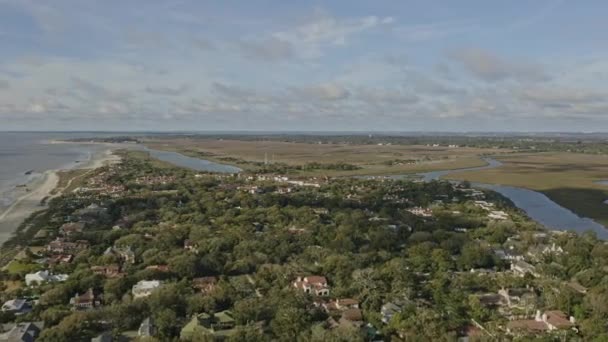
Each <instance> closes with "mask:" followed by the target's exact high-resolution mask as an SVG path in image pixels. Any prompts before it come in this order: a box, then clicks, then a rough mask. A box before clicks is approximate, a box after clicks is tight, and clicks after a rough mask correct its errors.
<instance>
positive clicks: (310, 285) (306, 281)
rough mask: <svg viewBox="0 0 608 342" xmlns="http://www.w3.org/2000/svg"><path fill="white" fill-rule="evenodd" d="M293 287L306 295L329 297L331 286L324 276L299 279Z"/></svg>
mask: <svg viewBox="0 0 608 342" xmlns="http://www.w3.org/2000/svg"><path fill="white" fill-rule="evenodd" d="M293 286H294V287H295V288H297V289H300V290H302V291H304V292H305V293H309V294H313V295H315V296H329V285H328V284H327V279H326V278H325V277H322V276H306V277H298V278H297V279H296V281H294V282H293Z"/></svg>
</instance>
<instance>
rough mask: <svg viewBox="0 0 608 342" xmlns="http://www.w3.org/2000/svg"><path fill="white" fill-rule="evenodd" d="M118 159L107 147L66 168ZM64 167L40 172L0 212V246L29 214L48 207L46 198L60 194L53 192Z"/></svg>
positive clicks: (96, 166)
mask: <svg viewBox="0 0 608 342" xmlns="http://www.w3.org/2000/svg"><path fill="white" fill-rule="evenodd" d="M117 159H119V158H118V157H117V156H116V155H114V154H113V150H112V149H107V150H104V151H101V152H98V153H95V154H94V155H93V156H91V159H89V160H88V161H86V162H83V163H81V164H77V165H74V167H72V168H68V169H91V170H94V169H97V168H99V167H102V166H104V165H105V164H107V163H110V162H113V161H116V160H117ZM61 170H66V169H53V170H47V171H45V172H44V173H43V174H42V177H40V178H37V179H35V180H33V181H31V182H30V183H28V184H27V188H28V189H30V191H28V192H27V193H25V194H23V195H21V196H20V197H19V198H17V199H16V200H15V201H14V202H13V203H12V204H11V205H10V206H8V207H7V208H6V209H5V210H4V211H2V212H0V246H1V245H3V244H4V243H5V242H6V241H7V240H9V239H10V238H11V237H12V236H13V234H14V233H15V231H16V230H17V228H19V226H20V225H21V224H22V223H23V221H25V219H27V218H28V217H29V216H30V215H32V214H34V213H35V212H37V211H40V210H44V209H46V208H47V207H48V204H47V203H48V199H51V198H53V197H57V196H60V195H61V194H62V192H58V193H55V194H53V190H55V189H56V188H57V186H58V184H59V175H58V172H59V171H61ZM45 198H46V199H47V201H45V203H44V204H41V202H42V200H43V199H45Z"/></svg>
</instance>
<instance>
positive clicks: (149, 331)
mask: <svg viewBox="0 0 608 342" xmlns="http://www.w3.org/2000/svg"><path fill="white" fill-rule="evenodd" d="M154 335H156V325H155V324H154V319H153V318H152V317H148V318H146V319H144V320H143V321H142V322H141V324H140V325H139V329H138V330H137V336H141V337H146V336H154Z"/></svg>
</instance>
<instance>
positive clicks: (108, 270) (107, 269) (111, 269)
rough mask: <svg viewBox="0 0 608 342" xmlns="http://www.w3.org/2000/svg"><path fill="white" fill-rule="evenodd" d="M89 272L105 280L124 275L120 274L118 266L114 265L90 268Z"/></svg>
mask: <svg viewBox="0 0 608 342" xmlns="http://www.w3.org/2000/svg"><path fill="white" fill-rule="evenodd" d="M91 271H93V273H95V274H99V275H102V276H104V277H106V278H120V277H123V276H124V275H125V274H124V273H123V272H121V267H120V265H116V264H114V265H106V266H91Z"/></svg>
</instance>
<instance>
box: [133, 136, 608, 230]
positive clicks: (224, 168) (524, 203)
mask: <svg viewBox="0 0 608 342" xmlns="http://www.w3.org/2000/svg"><path fill="white" fill-rule="evenodd" d="M142 149H143V150H144V151H147V152H149V153H150V155H151V156H152V157H154V158H157V159H160V160H162V161H166V162H169V163H171V164H174V165H177V166H181V167H186V168H190V169H193V170H197V171H207V172H220V173H238V172H241V171H242V170H241V169H239V168H238V167H234V166H231V165H226V164H220V163H215V162H212V161H209V160H205V159H199V158H193V157H188V156H185V155H183V154H181V153H177V152H168V151H161V150H155V149H150V148H147V147H142ZM484 160H485V161H486V163H487V165H485V166H480V167H473V168H465V169H455V170H443V171H433V172H426V173H421V174H419V176H421V177H422V179H423V180H424V181H427V182H429V181H433V180H438V179H440V178H442V177H445V176H447V175H450V174H455V173H460V172H467V171H478V170H486V169H492V168H496V167H500V166H501V165H502V163H501V162H499V161H498V160H495V159H491V158H485V159H484ZM410 176H411V175H405V176H395V177H394V178H405V177H410ZM473 186H475V187H479V188H484V189H488V190H492V191H496V192H498V193H500V194H501V195H503V196H505V197H506V198H508V199H510V200H511V201H512V202H513V204H515V206H517V207H518V208H520V209H522V210H523V211H524V212H525V213H526V214H527V215H528V216H529V217H530V218H531V219H533V220H535V221H536V222H538V223H540V224H542V225H543V226H545V227H547V228H548V229H553V230H561V231H574V232H577V233H584V232H586V231H593V232H595V233H596V234H597V237H598V238H600V239H603V240H608V229H607V228H606V227H604V226H603V225H601V224H599V223H597V222H595V221H593V220H592V219H589V218H584V217H580V216H578V215H576V214H575V213H573V212H572V211H570V210H568V209H566V208H564V207H562V206H560V205H559V204H557V203H555V202H553V201H552V200H551V199H550V198H548V197H547V196H545V195H544V194H542V193H540V192H537V191H533V190H529V189H524V188H519V187H513V186H505V185H500V184H482V183H474V184H473Z"/></svg>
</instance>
